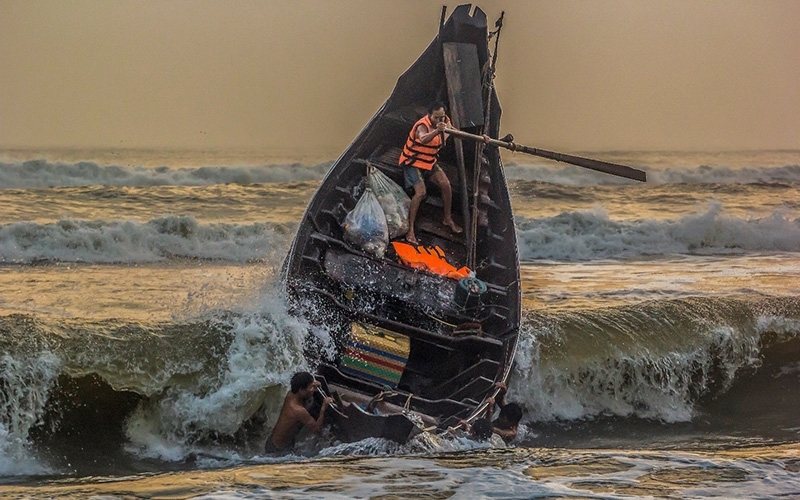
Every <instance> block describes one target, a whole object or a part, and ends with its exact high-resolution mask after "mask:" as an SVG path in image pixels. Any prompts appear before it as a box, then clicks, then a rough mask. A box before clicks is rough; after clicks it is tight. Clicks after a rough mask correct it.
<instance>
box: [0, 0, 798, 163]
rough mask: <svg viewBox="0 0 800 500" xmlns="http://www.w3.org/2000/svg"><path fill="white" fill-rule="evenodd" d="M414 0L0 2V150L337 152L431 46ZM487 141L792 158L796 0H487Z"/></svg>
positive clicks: (429, 6)
mask: <svg viewBox="0 0 800 500" xmlns="http://www.w3.org/2000/svg"><path fill="white" fill-rule="evenodd" d="M443 3H444V4H446V5H448V6H449V12H452V8H453V7H454V6H455V5H457V4H458V3H459V2H437V1H431V0H342V1H331V0H329V1H321V0H320V1H311V0H274V1H246V0H237V1H235V2H232V1H227V0H158V1H156V0H135V1H134V0H96V1H95V0H69V1H60V0H52V1H39V0H19V1H16V0H0V68H2V70H1V71H2V76H0V147H15V146H28V147H62V146H63V147H83V146H106V147H109V146H110V147H169V148H173V147H175V148H183V147H191V148H195V147H208V148H220V147H256V148H268V147H269V148H272V147H275V148H281V149H285V150H292V149H300V148H309V149H310V150H313V151H318V152H331V153H336V152H339V151H341V150H342V149H344V148H345V147H346V146H347V145H348V144H349V143H350V141H351V140H352V139H353V137H354V136H355V135H356V134H357V133H358V132H359V131H360V130H361V128H362V127H363V125H364V124H365V123H366V122H367V120H369V118H370V117H371V116H372V115H373V114H374V112H375V111H376V110H377V109H378V108H379V107H380V105H381V104H382V103H383V101H384V100H385V99H386V98H387V97H388V96H389V94H390V92H391V90H392V88H393V87H394V84H395V82H396V80H397V77H398V76H399V75H400V74H401V73H402V72H403V71H404V70H405V69H406V68H407V67H408V66H409V65H410V64H411V63H413V62H414V60H415V59H416V58H417V56H418V55H419V54H420V53H421V52H422V50H423V49H424V48H425V47H426V46H427V45H428V43H429V42H430V41H431V39H432V38H433V37H434V36H435V34H436V30H437V27H438V23H439V16H440V13H441V6H442V4H443ZM479 5H480V6H481V7H482V8H483V9H484V10H485V11H486V12H487V14H488V15H489V18H490V22H492V23H493V22H494V20H495V19H496V18H497V17H498V16H499V14H500V12H501V10H505V12H506V22H505V27H504V29H503V31H502V34H501V38H500V49H499V59H498V75H497V79H496V84H497V88H498V93H499V96H500V102H501V104H502V106H503V111H504V115H503V121H502V127H501V128H502V133H507V132H511V133H513V134H514V135H515V136H516V138H517V141H518V142H520V143H523V144H528V145H531V146H535V147H541V148H549V149H555V150H562V151H581V150H609V149H666V150H687V149H692V150H697V149H705V150H715V149H800V0H788V1H787V0H769V1H754V0H703V1H697V0H659V1H654V0H603V1H595V0H579V1H578V0H557V1H556V0H547V1H526V0H505V1H502V0H491V1H485V2H481V3H480V4H479Z"/></svg>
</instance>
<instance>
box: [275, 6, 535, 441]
mask: <svg viewBox="0 0 800 500" xmlns="http://www.w3.org/2000/svg"><path fill="white" fill-rule="evenodd" d="M443 14H444V13H443ZM443 17H444V15H443ZM495 49H496V46H495ZM492 62H493V61H492V60H491V53H490V47H489V31H488V27H487V20H486V15H485V13H484V12H483V11H481V10H480V9H478V8H475V9H472V8H471V6H469V5H462V6H460V7H458V8H456V9H455V10H454V11H453V13H452V15H451V16H450V17H449V19H448V20H447V21H446V22H444V23H442V25H441V27H440V31H439V33H438V35H437V36H436V37H435V39H434V40H433V41H432V43H431V44H430V45H429V46H428V48H427V49H426V50H425V51H424V52H423V53H422V55H421V56H420V57H419V58H418V59H417V61H416V62H415V63H414V64H413V65H412V66H411V67H410V68H409V69H408V70H407V71H406V72H405V73H404V74H403V75H402V76H401V77H400V78H399V80H398V82H397V85H396V87H395V89H394V91H393V92H392V94H391V96H390V97H389V99H388V100H387V101H386V102H385V103H384V105H383V106H382V107H381V108H380V110H379V111H378V112H377V113H376V114H375V115H374V117H373V118H372V119H371V120H370V121H369V123H367V125H366V127H365V128H364V129H363V130H362V131H361V133H360V134H359V135H358V136H357V137H356V138H355V140H354V141H353V143H352V144H351V145H350V146H349V147H348V148H347V150H346V151H345V152H344V153H343V154H342V155H341V156H340V158H339V159H338V160H337V161H336V162H335V163H334V164H333V165H332V167H331V169H330V171H329V172H328V173H327V175H326V177H325V179H324V180H323V182H322V183H321V185H320V186H319V188H318V190H317V192H316V194H315V195H314V197H313V199H312V200H311V201H310V203H309V206H308V208H307V209H306V212H305V215H304V216H303V219H302V221H301V222H300V226H299V228H298V231H297V235H296V237H295V240H294V242H293V244H292V247H291V250H290V252H289V254H288V256H287V258H286V262H285V263H284V283H285V292H286V294H287V298H288V300H289V303H290V305H291V307H292V310H293V312H294V313H295V314H297V315H299V316H302V317H305V318H307V319H308V320H310V321H312V323H317V324H319V325H320V326H322V327H324V328H325V329H326V330H327V331H329V332H330V336H331V339H332V341H333V344H334V346H335V348H334V352H330V351H331V350H330V349H323V348H321V347H320V345H319V342H315V341H313V340H312V341H311V342H309V345H308V348H307V349H308V352H307V356H308V357H309V359H310V360H312V361H313V362H316V363H317V367H316V376H317V377H318V379H319V380H321V381H322V382H323V388H324V390H325V392H326V393H328V394H331V395H333V396H334V398H335V400H336V411H328V412H327V414H326V415H328V416H329V418H328V420H329V422H330V423H331V424H332V429H333V430H334V432H335V433H336V435H337V436H338V437H339V438H340V439H342V440H344V441H356V440H360V439H363V438H366V437H384V438H388V439H392V440H395V441H398V442H404V441H406V440H407V439H408V438H409V437H410V436H412V435H413V434H415V433H416V432H419V429H420V428H438V429H444V428H447V427H449V426H454V425H457V424H458V423H459V421H460V420H462V419H470V418H473V417H474V416H475V415H476V414H477V412H480V411H482V409H483V407H484V406H485V400H486V399H487V398H488V397H489V396H493V395H494V394H495V393H496V387H495V385H496V383H497V382H506V380H507V378H508V376H509V371H510V369H511V366H512V362H513V360H514V354H515V350H516V346H517V337H518V334H519V326H520V281H519V259H518V255H517V241H516V232H515V227H514V218H513V215H512V210H511V203H510V200H509V193H508V187H507V184H506V179H505V175H504V172H503V166H502V163H501V159H500V155H499V152H498V150H497V148H494V147H484V145H483V144H481V143H476V142H467V141H463V142H462V141H461V140H458V139H454V138H450V139H449V140H448V141H447V144H446V146H445V148H444V149H443V150H442V151H441V153H440V155H439V164H440V166H441V167H442V168H443V170H444V171H445V173H446V174H447V176H448V178H449V179H450V182H451V185H452V188H453V189H452V190H453V217H454V219H455V221H456V223H457V224H458V225H459V226H461V227H462V228H464V232H463V233H461V234H455V233H454V232H453V231H451V230H450V229H449V228H448V227H447V226H444V225H443V224H442V218H443V216H442V200H441V197H440V193H439V192H438V190H437V188H436V187H435V186H432V185H430V184H429V185H428V197H427V198H426V199H425V200H424V201H423V203H422V206H421V208H420V210H419V214H418V216H417V221H416V224H415V230H416V235H417V239H418V241H419V244H420V245H421V246H423V247H427V248H434V247H439V248H440V249H442V250H443V251H444V255H445V259H446V260H447V262H448V263H450V264H452V265H454V266H455V267H456V268H460V267H462V266H467V267H468V268H469V269H471V270H472V271H473V272H474V277H475V278H476V279H477V280H479V281H478V282H477V283H476V282H475V281H474V280H473V281H470V280H464V281H459V280H457V279H454V278H451V277H447V276H443V275H440V274H435V273H431V272H428V271H424V270H419V269H414V268H411V267H409V266H406V265H404V264H402V263H401V262H400V261H399V259H398V257H397V255H396V254H395V252H394V251H393V248H392V246H391V245H389V247H388V250H387V251H386V253H385V254H384V255H383V256H382V257H377V256H375V255H374V254H371V253H369V252H367V251H365V250H364V249H362V248H359V247H358V246H356V245H354V244H352V243H349V242H348V241H347V240H346V239H345V237H344V234H343V224H344V220H345V217H346V216H347V214H348V213H349V212H350V211H351V210H353V208H354V207H355V205H356V203H357V201H358V199H359V197H360V196H361V195H362V193H364V191H365V182H366V179H365V178H366V173H367V164H368V163H369V164H371V165H373V166H374V167H375V168H377V169H379V170H380V171H381V172H383V173H384V174H386V175H387V176H388V177H389V178H391V179H392V180H394V181H395V182H396V183H397V184H398V185H400V186H403V170H402V168H401V167H400V166H399V165H398V157H399V154H400V152H401V149H402V147H403V144H404V142H405V140H406V138H407V136H408V134H409V132H410V130H411V128H412V126H413V124H414V123H415V122H416V121H417V120H418V119H419V118H421V117H422V116H423V115H424V114H426V111H427V107H428V105H429V104H430V103H432V102H435V101H441V102H443V103H445V104H447V105H448V116H450V117H451V119H452V121H453V125H454V126H455V127H457V128H459V129H461V130H463V131H465V132H470V133H473V134H487V135H488V136H490V137H492V138H497V136H498V132H499V128H500V114H501V109H500V105H499V103H498V100H497V96H496V93H495V90H494V86H493V85H492V77H493V75H492V74H491V73H492V72H493V70H494V67H493V64H492ZM470 283H471V284H472V285H476V284H477V285H485V291H484V289H483V287H482V286H478V287H477V288H476V287H475V286H473V288H472V289H465V286H466V285H467V284H470ZM370 402H372V404H370Z"/></svg>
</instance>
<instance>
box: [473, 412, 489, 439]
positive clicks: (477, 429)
mask: <svg viewBox="0 0 800 500" xmlns="http://www.w3.org/2000/svg"><path fill="white" fill-rule="evenodd" d="M492 432H493V428H492V423H491V422H489V420H487V419H485V418H479V419H477V420H475V422H473V423H472V437H474V438H475V439H477V440H478V441H486V440H487V439H489V438H490V437H492Z"/></svg>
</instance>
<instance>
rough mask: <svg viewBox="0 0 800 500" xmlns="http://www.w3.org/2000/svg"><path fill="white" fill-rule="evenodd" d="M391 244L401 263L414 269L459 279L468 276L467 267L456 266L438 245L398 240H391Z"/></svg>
mask: <svg viewBox="0 0 800 500" xmlns="http://www.w3.org/2000/svg"><path fill="white" fill-rule="evenodd" d="M392 246H393V247H394V251H395V252H396V253H397V256H398V257H399V258H400V262H401V263H402V264H405V265H407V266H408V267H413V268H414V269H421V270H423V271H428V272H430V273H434V274H440V275H442V276H447V277H448V278H453V279H461V278H466V277H467V276H469V273H470V270H469V268H467V267H466V266H465V267H462V268H460V269H456V267H455V266H454V265H452V264H450V263H449V262H447V259H445V258H444V252H443V251H442V249H441V248H439V247H438V246H435V247H432V248H431V247H424V246H422V245H420V246H414V245H409V244H408V243H403V242H400V241H393V242H392Z"/></svg>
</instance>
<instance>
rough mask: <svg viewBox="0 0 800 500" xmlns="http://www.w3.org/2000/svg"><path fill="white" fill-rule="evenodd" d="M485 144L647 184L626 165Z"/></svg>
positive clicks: (460, 133)
mask: <svg viewBox="0 0 800 500" xmlns="http://www.w3.org/2000/svg"><path fill="white" fill-rule="evenodd" d="M446 133H448V134H450V135H453V136H456V137H460V138H462V139H467V140H470V141H478V142H483V136H480V135H475V134H470V133H469V132H464V131H461V130H457V129H452V128H451V129H447V132H446ZM512 141H513V138H512ZM486 144H489V145H491V146H497V147H499V148H505V149H508V150H510V151H521V152H523V153H528V154H529V155H534V156H540V157H542V158H548V159H550V160H555V161H560V162H563V163H569V164H571V165H577V166H579V167H584V168H589V169H592V170H597V171H598V172H605V173H607V174H611V175H617V176H619V177H625V178H626V179H633V180H635V181H641V182H647V173H646V172H644V171H642V170H637V169H635V168H631V167H628V166H626V165H619V164H618V163H610V162H607V161H602V160H592V159H591V158H584V157H582V156H573V155H568V154H564V153H556V152H554V151H548V150H546V149H538V148H532V147H529V146H522V145H520V144H515V143H514V142H506V141H498V140H497V139H489V140H488V141H487V142H486Z"/></svg>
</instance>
